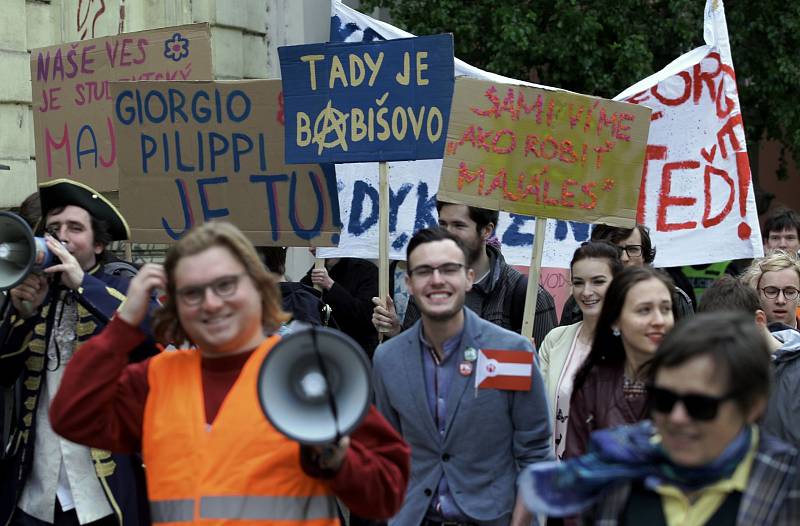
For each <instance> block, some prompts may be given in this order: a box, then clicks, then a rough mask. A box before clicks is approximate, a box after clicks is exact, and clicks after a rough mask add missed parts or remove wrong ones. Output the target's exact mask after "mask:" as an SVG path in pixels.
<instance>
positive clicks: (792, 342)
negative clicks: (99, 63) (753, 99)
mask: <svg viewBox="0 0 800 526" xmlns="http://www.w3.org/2000/svg"><path fill="white" fill-rule="evenodd" d="M38 197H39V199H40V209H39V208H36V207H35V206H34V207H33V208H31V207H30V206H27V205H26V210H28V209H32V210H34V212H32V213H31V214H30V215H31V217H26V220H28V221H29V222H30V223H31V225H32V226H33V227H34V228H36V229H37V231H38V234H40V235H42V236H44V239H45V242H46V245H47V248H48V250H49V251H50V252H51V253H52V254H53V255H54V256H55V257H56V258H57V262H56V264H54V265H52V266H50V267H48V268H44V269H40V270H39V271H36V272H31V273H30V274H28V275H27V276H26V277H25V279H24V280H23V281H22V282H21V283H20V284H18V285H17V286H15V287H13V288H12V289H11V290H9V291H8V301H7V302H6V303H5V306H4V308H3V317H2V323H1V324H0V383H2V386H3V388H4V391H3V393H4V398H3V402H4V403H3V406H2V408H0V410H1V411H2V413H1V414H0V416H2V418H1V419H0V423H2V424H3V436H2V439H3V444H2V446H3V448H2V451H1V452H0V453H1V454H2V456H1V457H0V470H1V476H0V487H1V488H2V494H1V495H0V526H45V525H58V526H67V525H69V526H75V525H92V526H95V525H96V526H122V525H123V524H127V525H148V524H159V523H164V524H171V523H198V524H199V523H201V522H202V523H204V524H220V525H221V524H223V523H224V524H233V523H236V524H239V523H241V524H244V523H246V524H264V525H267V524H276V525H277V524H307V525H309V526H318V525H319V526H322V525H329V524H330V525H333V524H340V523H342V522H346V523H348V524H352V525H361V524H381V523H384V522H388V524H390V525H398V526H420V525H421V526H506V525H511V526H523V525H524V526H529V525H532V524H544V523H547V524H551V525H555V524H646V523H653V524H665V525H670V526H674V525H703V524H708V525H729V524H730V525H733V524H736V525H750V524H782V525H789V524H795V523H797V522H798V521H800V455H798V450H797V448H798V447H800V424H799V423H798V422H800V396H798V389H799V388H798V386H800V359H798V358H800V332H798V318H800V307H799V303H800V298H799V297H798V295H799V294H800V260H798V250H800V241H798V234H800V215H798V214H797V213H795V212H793V211H791V210H778V211H777V212H775V213H773V214H771V215H770V217H769V218H768V219H767V220H766V221H765V222H764V224H763V228H762V237H763V239H764V248H765V256H764V257H763V258H758V259H756V260H754V261H752V262H750V263H749V264H748V265H744V266H743V265H741V262H738V263H736V264H732V263H729V262H711V263H709V264H707V265H695V266H692V267H684V268H683V269H674V268H673V269H663V270H661V269H656V268H654V267H653V261H654V259H655V255H656V247H655V246H653V244H652V242H651V239H650V235H649V231H648V229H647V228H646V227H644V226H642V225H636V226H635V227H633V228H619V227H608V226H604V225H598V226H597V227H595V228H594V229H593V231H592V235H591V241H588V242H586V243H584V244H583V245H582V246H580V247H579V248H578V249H577V250H576V251H575V253H574V255H573V258H572V261H571V263H570V279H571V285H572V289H571V290H572V292H571V295H570V297H569V300H568V301H567V303H566V304H565V305H564V308H563V311H562V313H561V316H560V325H559V320H558V317H557V312H556V306H555V302H554V300H553V297H552V296H551V295H550V294H549V293H548V291H547V290H545V289H544V288H542V287H541V286H539V288H538V292H537V297H536V308H535V311H536V314H535V325H534V328H533V338H532V339H529V338H526V337H524V336H522V335H521V334H520V333H521V330H522V326H523V321H524V320H523V313H524V310H525V309H524V305H525V300H526V293H527V286H528V283H527V277H526V276H525V275H523V274H521V273H520V272H518V271H517V270H516V269H514V268H513V267H511V266H510V265H508V264H507V263H506V262H505V260H504V259H503V255H502V251H501V250H500V247H499V244H498V243H497V241H496V238H494V237H493V232H494V231H495V228H496V227H497V223H498V214H497V212H495V211H490V210H484V209H479V208H475V207H471V206H466V205H461V204H455V203H445V202H439V203H438V204H437V210H438V216H439V227H437V228H425V229H421V230H419V231H417V232H416V233H414V235H413V236H412V237H411V239H410V241H409V243H408V246H407V250H406V260H405V261H404V262H403V263H401V264H398V265H396V266H395V265H393V266H392V276H393V279H392V283H391V286H390V291H391V293H390V295H389V296H388V297H384V298H381V297H378V284H377V281H378V278H377V276H378V270H377V267H376V266H375V265H374V264H373V263H372V262H369V261H366V260H361V259H356V258H337V259H330V260H326V261H325V263H324V265H315V267H314V268H312V269H310V270H309V271H308V274H307V275H306V276H305V277H304V278H303V279H302V280H301V282H300V283H290V282H288V281H287V279H286V277H285V263H286V252H285V249H281V248H275V247H271V248H265V247H259V248H256V247H254V246H253V245H252V244H251V243H250V242H249V241H248V240H247V238H246V237H245V236H244V234H242V232H241V231H239V230H238V229H237V228H236V227H235V226H233V225H232V224H229V223H225V222H210V223H206V224H203V225H201V226H198V227H196V228H194V229H193V230H191V231H190V232H189V233H188V234H186V235H185V236H184V237H183V238H182V239H181V240H179V241H178V242H177V243H176V244H175V245H173V246H172V247H171V248H170V249H169V251H168V253H167V256H166V260H165V262H164V264H163V265H160V264H154V263H147V264H144V265H143V266H142V267H141V268H138V269H133V270H132V271H131V272H130V273H129V274H130V276H129V275H128V273H127V272H126V273H120V272H117V271H116V269H118V268H119V265H117V266H116V267H115V266H114V265H113V264H112V259H113V258H112V257H111V256H110V254H109V253H108V250H107V248H108V245H109V243H110V242H111V241H114V240H126V239H129V237H130V230H129V228H128V225H127V223H126V221H125V218H124V217H123V216H122V215H121V214H120V213H119V211H118V210H117V209H116V208H115V207H114V205H113V204H112V203H110V202H109V201H107V200H106V199H105V198H103V196H102V195H100V194H99V193H97V192H95V191H94V190H93V189H91V188H90V187H88V186H86V185H83V184H80V183H77V182H75V181H70V180H66V179H62V180H57V181H52V182H49V183H45V184H43V185H41V187H40V190H39V193H38ZM29 204H30V203H29ZM29 204H28V205H29ZM123 266H124V264H123ZM127 268H130V266H129V265H128V267H127ZM298 322H301V323H300V324H299V326H298ZM309 324H310V325H327V326H329V327H334V328H336V329H338V330H341V331H342V332H344V333H346V334H348V335H349V336H350V337H351V338H352V339H353V340H354V341H356V342H357V343H358V344H359V346H360V347H361V348H363V350H364V352H365V353H366V355H367V356H368V357H369V359H370V360H371V361H372V365H373V367H372V387H373V397H374V398H373V403H372V404H371V405H370V408H369V410H368V411H367V413H366V416H365V417H364V419H363V420H362V421H361V423H360V424H359V425H358V427H357V428H356V429H355V431H353V432H352V433H350V435H349V436H346V437H343V438H342V439H341V440H339V441H336V442H334V443H332V444H329V445H326V446H319V445H307V444H298V443H296V442H295V441H293V440H291V439H290V438H288V437H286V436H284V435H283V434H281V433H280V432H279V431H277V430H276V429H275V428H274V427H273V426H272V425H271V424H270V422H269V421H268V420H267V419H266V418H265V417H264V415H263V413H262V411H261V408H260V404H259V400H258V394H257V388H256V383H257V377H258V370H259V367H260V365H261V363H262V362H263V360H264V358H265V357H266V356H267V355H268V354H269V353H270V352H271V350H272V349H273V347H274V346H275V345H276V343H277V342H278V341H280V339H281V338H282V337H284V336H283V335H285V334H287V333H290V332H292V331H296V330H303V327H306V326H308V325H309ZM489 355H491V356H492V357H495V358H491V360H494V362H492V363H491V364H490V365H488V366H487V365H486V363H485V362H486V360H489V358H487V356H489ZM491 360H490V361H491ZM504 360H506V361H507V362H506V361H504ZM525 364H527V365H525ZM520 370H522V371H524V372H523V373H520V372H519V371H520ZM487 371H488V373H487ZM504 371H505V372H504ZM508 371H513V373H509V372H508ZM485 374H489V375H490V376H491V375H494V374H497V375H500V376H502V375H503V374H513V375H516V376H518V377H521V378H522V381H521V380H520V378H516V379H515V381H513V382H508V383H507V384H502V385H501V384H500V383H496V384H491V387H488V388H487V387H486V386H485V385H484V383H482V380H480V379H478V380H476V377H477V376H479V375H485ZM481 378H483V376H481ZM498 378H499V376H498Z"/></svg>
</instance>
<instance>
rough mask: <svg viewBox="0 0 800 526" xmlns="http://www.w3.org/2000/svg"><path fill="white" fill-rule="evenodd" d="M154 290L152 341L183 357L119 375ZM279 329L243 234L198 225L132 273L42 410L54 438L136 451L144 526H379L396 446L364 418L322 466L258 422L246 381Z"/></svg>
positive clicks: (387, 503) (388, 501) (402, 480)
mask: <svg viewBox="0 0 800 526" xmlns="http://www.w3.org/2000/svg"><path fill="white" fill-rule="evenodd" d="M155 289H161V290H165V291H166V300H165V303H164V305H163V307H162V308H161V309H160V310H158V311H157V312H156V313H155V314H154V324H153V330H154V332H155V336H156V337H157V338H158V339H159V340H160V341H161V342H162V343H177V344H180V343H182V342H184V341H189V342H191V343H192V344H194V348H190V349H182V350H176V351H171V352H162V353H160V354H158V355H157V356H154V357H153V358H151V359H148V360H146V361H144V362H141V363H137V364H133V365H128V363H127V355H128V353H129V352H131V350H132V349H133V348H134V347H135V346H136V345H137V344H138V343H140V342H142V341H143V339H144V334H143V333H142V331H141V330H140V329H139V328H138V327H139V325H140V324H141V323H142V321H143V320H144V318H145V315H146V301H147V298H148V297H149V296H150V294H151V293H152V291H153V290H155ZM287 318H288V315H287V314H286V313H284V312H283V311H282V310H281V299H280V292H279V289H278V286H277V281H276V280H275V277H274V275H273V274H271V273H270V272H268V271H267V270H266V269H265V268H264V266H263V265H262V263H261V261H260V260H259V258H258V255H257V254H256V251H255V249H254V247H253V245H252V244H251V243H250V242H249V241H248V240H247V238H245V236H244V234H242V232H241V231H240V230H239V229H238V228H236V227H235V226H233V225H232V224H230V223H224V222H212V223H205V224H203V225H201V226H199V227H196V228H194V229H192V230H191V231H189V232H188V233H187V234H186V235H185V236H184V237H183V238H181V240H180V241H178V243H177V244H175V245H174V246H173V247H171V248H170V250H169V252H168V253H167V258H166V260H165V262H164V266H163V267H162V266H161V265H156V264H147V265H145V266H144V267H142V269H141V271H140V272H139V274H138V275H137V276H136V277H135V278H134V279H133V281H132V282H131V286H130V290H129V293H128V298H127V300H126V301H125V303H124V304H123V305H122V307H121V308H120V310H119V312H118V313H117V316H115V318H114V319H113V320H112V321H111V323H110V324H109V325H108V327H107V328H106V329H105V330H104V331H103V332H102V333H100V334H99V335H98V336H97V337H95V338H93V339H92V340H90V341H88V342H87V343H86V344H85V345H84V346H83V347H81V348H80V349H79V350H78V352H77V353H75V357H74V359H73V361H72V362H71V363H70V365H69V367H68V368H67V372H66V373H65V375H64V381H63V383H62V387H61V389H60V390H59V392H58V395H57V396H56V398H55V400H53V404H52V407H51V410H50V416H51V419H52V423H53V428H54V429H56V431H58V432H59V433H60V434H61V435H63V436H65V437H67V438H69V439H70V440H73V441H75V442H78V443H82V444H87V445H91V446H93V447H104V448H107V449H110V450H112V451H142V456H143V461H144V463H145V465H146V466H147V470H146V475H147V493H148V498H149V501H150V511H151V515H152V521H153V523H155V524H157V523H186V524H201V523H202V524H228V523H236V522H237V521H238V522H240V523H243V524H244V523H246V524H249V525H259V524H261V525H265V526H266V525H273V524H278V523H280V524H309V525H311V524H313V525H315V526H334V525H338V524H339V520H338V516H337V510H336V504H335V500H334V497H338V498H340V499H341V500H342V501H343V502H344V503H345V505H346V506H347V507H348V508H350V509H351V510H352V511H353V512H354V513H358V514H359V515H361V516H363V517H368V518H373V519H386V518H388V517H390V516H391V515H393V514H394V513H395V512H396V510H397V509H398V508H399V506H400V502H401V500H402V496H403V492H404V490H405V486H406V481H407V479H408V447H407V446H406V445H405V443H403V441H402V439H401V438H400V436H399V435H398V434H397V433H396V432H395V431H394V430H393V429H392V428H391V426H390V425H389V424H388V423H387V422H386V421H385V420H384V419H383V418H382V417H381V416H380V414H379V413H378V412H377V410H376V409H375V408H374V407H371V408H370V410H369V412H368V414H367V415H366V416H365V418H364V420H363V421H362V423H361V425H360V426H359V427H358V428H357V429H356V430H355V431H354V432H353V434H352V435H351V436H349V437H345V438H343V439H342V440H341V441H340V442H339V443H338V444H332V445H331V448H330V449H329V450H326V452H327V453H329V454H325V455H322V450H321V449H320V448H316V447H305V446H302V447H301V446H300V445H299V444H297V443H296V442H294V441H292V440H290V439H289V438H287V437H285V436H284V435H282V434H281V433H280V432H278V431H277V430H276V429H275V428H274V427H273V426H272V425H270V423H269V421H268V420H267V419H266V417H265V416H264V414H263V412H262V410H261V406H260V403H259V400H258V396H257V381H258V373H259V369H260V366H261V364H262V363H263V361H264V358H265V357H266V356H267V354H268V353H269V352H270V350H271V349H272V348H273V346H274V345H275V344H276V343H277V342H278V341H279V340H280V336H279V335H277V334H276V331H277V329H278V327H279V326H280V324H281V323H282V322H283V321H285V320H286V319H287ZM90 371H91V373H90ZM289 395H290V393H287V396H289ZM87 407H89V408H91V409H92V413H91V414H92V415H94V417H93V418H88V417H87V416H86V415H87V413H86V411H87V409H86V408H87ZM80 408H84V409H83V410H82V411H81V410H79V409H80Z"/></svg>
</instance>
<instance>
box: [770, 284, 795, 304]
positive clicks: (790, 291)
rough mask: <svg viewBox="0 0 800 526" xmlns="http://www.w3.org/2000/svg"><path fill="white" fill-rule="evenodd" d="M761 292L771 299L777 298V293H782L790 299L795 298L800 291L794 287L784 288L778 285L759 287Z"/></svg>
mask: <svg viewBox="0 0 800 526" xmlns="http://www.w3.org/2000/svg"><path fill="white" fill-rule="evenodd" d="M761 292H763V293H764V296H766V297H767V298H769V299H771V300H774V299H775V298H777V297H778V294H779V293H783V297H784V298H786V299H787V300H789V301H791V300H793V299H795V298H797V294H798V293H799V292H800V291H798V290H797V289H796V288H794V287H786V288H785V289H779V288H778V287H764V288H763V289H761Z"/></svg>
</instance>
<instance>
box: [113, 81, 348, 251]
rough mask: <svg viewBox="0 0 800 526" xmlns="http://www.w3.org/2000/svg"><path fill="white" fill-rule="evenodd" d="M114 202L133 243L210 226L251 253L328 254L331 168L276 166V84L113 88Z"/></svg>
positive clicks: (279, 161) (335, 210)
mask: <svg viewBox="0 0 800 526" xmlns="http://www.w3.org/2000/svg"><path fill="white" fill-rule="evenodd" d="M111 94H112V97H113V99H114V104H113V107H114V113H113V118H114V126H115V128H116V130H117V134H118V139H119V168H120V204H121V206H122V213H123V214H124V215H125V217H126V218H127V220H128V223H129V224H130V226H131V230H132V236H133V239H134V240H135V241H139V242H151V243H158V242H171V241H174V240H177V239H179V238H180V237H181V236H182V235H183V234H184V233H185V232H186V231H187V230H188V229H189V228H191V227H192V226H193V225H195V224H200V223H202V222H205V221H209V220H211V219H220V218H225V219H226V220H228V221H231V222H233V223H235V224H236V225H237V226H238V227H239V228H241V229H242V231H244V233H245V234H246V235H247V236H248V237H249V238H250V239H251V240H252V241H253V243H255V244H256V245H280V246H309V245H314V246H331V245H334V244H335V243H336V241H337V240H338V233H339V226H340V220H339V201H338V197H337V190H336V176H335V174H334V170H333V166H332V165H325V166H320V165H317V164H313V165H288V164H286V163H285V162H284V160H283V150H284V146H283V138H284V133H283V115H284V113H283V105H282V100H283V98H282V97H283V95H282V93H281V82H280V80H252V81H229V82H213V81H206V82H199V81H196V82H113V83H111Z"/></svg>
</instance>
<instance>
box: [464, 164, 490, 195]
mask: <svg viewBox="0 0 800 526" xmlns="http://www.w3.org/2000/svg"><path fill="white" fill-rule="evenodd" d="M476 179H477V180H478V194H483V184H484V181H485V179H486V169H485V168H484V167H482V166H481V167H480V168H478V169H477V170H476V171H474V172H473V171H471V170H470V169H469V168H467V163H465V162H463V161H462V162H461V163H460V164H459V165H458V190H459V191H461V190H462V189H463V188H464V185H465V184H467V183H472V182H474V181H475V180H476Z"/></svg>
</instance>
